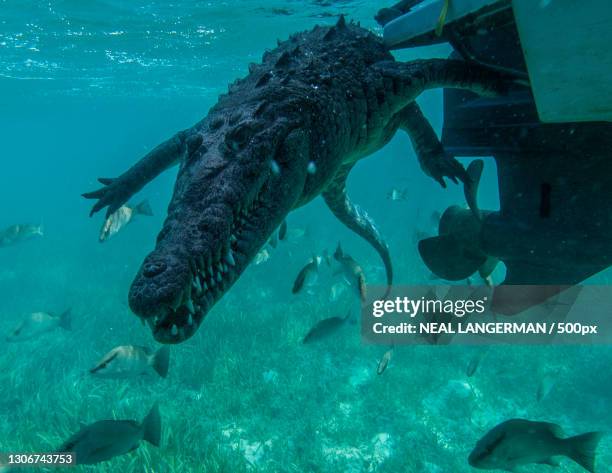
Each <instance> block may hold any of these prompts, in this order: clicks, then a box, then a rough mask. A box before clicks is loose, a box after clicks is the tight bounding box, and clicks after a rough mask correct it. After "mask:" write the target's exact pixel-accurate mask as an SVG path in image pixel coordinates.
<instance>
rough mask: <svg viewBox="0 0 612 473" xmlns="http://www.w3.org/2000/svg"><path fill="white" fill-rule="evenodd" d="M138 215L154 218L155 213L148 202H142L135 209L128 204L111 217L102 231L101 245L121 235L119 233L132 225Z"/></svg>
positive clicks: (105, 222)
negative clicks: (128, 225) (129, 224)
mask: <svg viewBox="0 0 612 473" xmlns="http://www.w3.org/2000/svg"><path fill="white" fill-rule="evenodd" d="M136 215H146V216H148V217H152V216H153V211H152V210H151V206H150V205H149V201H148V200H145V201H143V202H141V203H140V204H138V205H136V206H135V207H132V206H131V205H127V204H126V205H122V206H121V207H119V208H118V209H117V210H116V211H115V212H114V213H112V214H111V215H109V216H108V218H107V219H106V220H105V221H104V224H103V225H102V229H101V230H100V243H102V242H104V241H106V240H108V239H109V238H110V237H112V236H115V235H116V234H117V233H119V231H120V230H121V229H123V228H124V227H125V226H126V225H127V224H128V223H130V222H131V221H132V220H133V219H134V217H135V216H136Z"/></svg>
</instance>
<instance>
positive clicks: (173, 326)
mask: <svg viewBox="0 0 612 473" xmlns="http://www.w3.org/2000/svg"><path fill="white" fill-rule="evenodd" d="M170 333H171V334H172V336H173V337H176V336H177V335H178V327H177V326H176V325H175V324H172V328H171V329H170Z"/></svg>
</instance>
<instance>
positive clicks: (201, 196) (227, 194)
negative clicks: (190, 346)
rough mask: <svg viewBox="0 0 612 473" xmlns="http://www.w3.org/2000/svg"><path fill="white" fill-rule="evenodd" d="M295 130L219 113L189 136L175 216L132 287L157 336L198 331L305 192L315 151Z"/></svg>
mask: <svg viewBox="0 0 612 473" xmlns="http://www.w3.org/2000/svg"><path fill="white" fill-rule="evenodd" d="M294 134H295V132H293V133H292V134H288V131H287V127H286V126H282V125H279V124H278V123H276V124H274V123H273V124H271V125H266V124H262V123H256V122H253V121H246V122H242V123H238V124H236V125H230V124H228V123H226V122H225V118H218V119H217V121H215V120H212V123H209V125H208V127H207V129H206V131H205V132H202V131H200V132H199V133H198V134H196V135H191V137H190V138H188V140H190V142H191V143H190V145H189V148H190V151H188V153H187V156H186V157H185V158H184V159H183V162H182V163H181V166H180V169H179V172H178V176H177V180H176V185H175V189H174V194H173V197H172V201H171V203H170V206H169V208H168V216H167V218H166V221H165V222H164V225H163V228H162V230H161V232H160V233H159V235H158V237H157V243H156V246H155V249H154V250H153V251H152V252H151V253H150V254H149V255H148V256H147V257H146V259H145V260H144V262H143V264H142V266H141V268H140V270H139V272H138V274H137V276H136V278H135V280H134V282H133V283H132V286H131V289H130V294H129V303H130V307H131V309H132V310H133V311H134V312H135V313H136V314H137V315H138V316H139V317H141V318H143V319H145V320H146V322H147V323H148V324H149V326H150V327H151V330H152V332H153V336H154V337H155V339H156V340H157V341H159V342H162V343H180V342H182V341H184V340H186V339H187V338H189V337H191V336H192V335H193V334H194V333H195V332H196V330H197V329H198V327H199V325H200V324H201V322H202V320H203V319H204V316H205V315H206V314H207V313H208V311H209V310H210V309H211V308H212V307H213V306H214V304H215V303H216V302H217V301H218V300H219V299H220V298H221V297H222V296H223V295H224V294H225V292H227V290H228V289H229V288H230V287H231V286H232V284H233V283H234V282H235V281H236V280H237V279H238V278H239V276H240V275H241V273H242V272H243V271H244V270H245V268H246V267H247V266H248V264H249V262H250V261H251V259H252V258H253V257H254V256H255V255H256V254H257V252H258V251H259V249H260V248H261V247H262V246H263V245H264V244H265V242H266V241H267V239H268V238H269V237H270V235H271V234H272V232H273V231H274V230H275V229H276V228H277V227H278V225H279V224H280V223H281V222H282V220H283V219H284V218H285V216H286V215H287V214H288V212H289V211H290V210H291V209H292V207H293V206H294V205H295V204H296V202H297V201H298V199H299V198H300V196H301V195H302V190H303V189H304V184H305V182H306V175H307V166H308V158H307V155H306V153H305V152H304V150H303V149H292V145H291V136H294Z"/></svg>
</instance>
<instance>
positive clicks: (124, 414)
mask: <svg viewBox="0 0 612 473" xmlns="http://www.w3.org/2000/svg"><path fill="white" fill-rule="evenodd" d="M380 6H382V5H378V4H377V2H367V1H338V2H322V1H319V2H316V1H313V2H306V1H303V2H302V1H300V2H298V1H271V0H267V1H265V2H255V1H250V0H249V1H237V0H233V1H224V2H206V1H203V2H198V1H191V2H177V3H176V4H169V3H166V2H151V1H134V2H120V1H92V2H87V3H85V2H80V1H76V0H72V1H56V2H54V1H48V2H34V1H2V2H0V110H1V111H2V113H0V137H1V142H2V167H3V169H2V173H1V174H0V184H1V185H0V202H2V214H1V215H0V226H1V227H2V228H4V227H8V226H9V225H11V224H14V223H25V222H30V223H43V224H44V233H45V235H44V237H43V238H38V239H35V240H32V241H28V242H24V243H22V244H19V245H16V246H12V247H9V248H0V262H1V264H0V314H1V317H0V331H1V332H2V333H8V332H9V331H10V330H11V329H12V328H13V327H14V326H15V325H16V324H18V323H19V321H20V320H21V319H22V318H23V317H24V316H26V315H27V314H30V313H32V312H37V311H47V312H56V313H57V312H61V311H63V310H65V309H66V308H68V307H71V308H72V313H73V330H72V331H69V332H68V331H63V330H56V331H54V332H51V333H48V334H45V335H44V336H41V337H39V338H36V339H34V340H31V341H26V342H23V343H5V342H4V341H2V342H0V347H1V348H0V452H16V451H22V452H32V451H38V452H45V451H51V450H53V449H54V448H56V447H57V446H58V445H60V444H61V443H62V442H63V441H64V440H65V439H66V438H68V437H69V436H70V435H71V434H72V433H74V432H76V431H77V430H78V429H79V425H80V423H81V422H82V423H86V424H87V423H91V422H94V421H96V420H100V419H135V420H140V419H141V418H142V417H143V416H144V415H145V414H146V412H147V411H148V410H149V408H150V407H151V406H152V405H153V404H154V403H155V402H159V405H160V411H161V414H162V424H163V441H162V444H161V446H160V447H159V448H155V447H153V446H151V445H148V444H144V443H143V444H142V445H141V446H140V447H139V448H138V450H136V451H135V452H132V453H129V454H127V455H124V456H121V457H117V458H114V459H113V460H111V461H109V462H105V463H101V464H99V465H95V466H90V467H85V466H83V467H77V468H75V469H74V470H73V471H101V472H110V471H113V472H115V471H134V472H217V471H225V472H240V471H262V472H351V473H352V472H412V471H414V472H429V473H437V472H441V473H446V472H470V471H475V470H473V469H472V468H471V467H470V466H469V465H468V463H467V455H468V454H469V452H470V451H471V449H472V448H473V446H474V444H475V442H476V441H477V440H478V439H479V438H480V437H481V436H482V435H483V434H484V433H485V432H486V431H487V430H488V429H490V428H491V427H493V426H494V425H496V424H497V423H499V422H501V421H503V420H506V419H509V418H512V417H525V418H530V419H534V420H545V421H550V422H556V423H559V424H560V425H562V426H563V427H564V428H565V429H566V431H567V432H568V433H571V434H574V433H581V432H586V431H591V430H604V431H605V430H607V429H608V426H609V425H610V421H611V420H612V418H611V417H612V415H611V414H610V408H609V402H610V399H611V398H612V381H611V380H610V379H609V376H608V374H607V373H609V366H610V362H611V361H612V356H611V354H610V351H609V349H607V348H605V347H599V348H589V347H569V348H561V347H538V348H533V347H501V348H486V347H480V348H462V347H435V348H433V347H398V348H397V349H396V350H395V354H394V357H393V359H392V360H391V363H390V365H389V368H388V369H387V371H386V372H385V373H384V375H383V376H377V375H376V365H377V362H378V359H379V358H380V357H381V356H382V354H383V353H384V351H385V349H384V348H383V347H371V346H363V345H362V344H361V343H360V339H359V333H358V329H357V328H356V327H355V328H354V329H352V328H351V329H349V330H347V331H345V332H344V333H343V335H342V336H340V337H338V338H336V339H334V341H332V342H324V343H321V344H317V345H313V346H304V345H302V344H301V343H300V342H301V339H302V337H303V336H304V334H305V333H306V332H307V331H308V329H309V328H310V327H311V326H312V325H313V324H314V323H315V322H316V321H317V320H320V319H322V318H324V317H330V316H336V315H344V313H343V311H344V310H345V309H344V305H343V303H344V302H345V301H343V300H342V299H341V300H340V301H332V300H330V288H331V287H332V285H333V284H336V283H337V282H338V280H337V279H334V278H333V276H332V275H329V274H327V275H325V276H324V277H321V278H320V281H319V283H318V284H317V285H316V286H314V287H313V288H312V289H311V291H310V293H305V294H300V295H298V296H293V295H292V294H291V285H292V282H293V279H294V277H295V275H296V274H297V272H298V271H299V269H300V268H301V267H302V266H303V264H304V263H305V262H306V261H307V259H308V258H309V257H311V256H312V254H313V253H320V252H321V251H322V250H324V249H328V250H330V251H333V249H334V247H335V245H336V244H337V242H338V241H339V240H340V241H342V244H343V247H344V248H345V249H346V250H347V251H348V252H349V253H351V254H352V255H353V256H354V257H355V258H356V259H357V260H358V261H359V262H360V263H361V264H362V266H363V267H364V269H365V272H366V276H367V278H368V281H369V282H373V283H376V282H379V283H382V282H383V281H384V271H383V269H382V266H381V263H380V261H379V259H378V257H377V255H376V254H375V253H374V252H373V251H372V250H371V248H370V247H369V246H367V245H366V244H365V243H363V242H362V241H361V240H360V239H359V238H358V237H356V236H355V235H353V234H352V233H350V232H349V231H348V230H346V229H345V228H344V227H343V226H342V225H341V224H340V223H339V222H337V221H336V220H335V219H334V218H333V217H332V216H331V214H330V212H329V210H328V209H327V208H326V207H325V206H324V205H323V203H322V201H321V200H320V199H317V200H316V201H314V202H312V203H311V204H309V205H308V206H306V207H305V208H302V209H299V210H297V211H295V212H293V213H292V214H291V215H290V216H289V218H288V226H289V238H288V240H287V241H286V242H280V243H279V245H278V247H277V249H269V253H270V259H269V260H268V261H266V262H264V263H262V264H259V265H252V266H251V267H250V268H249V269H248V270H247V271H246V272H245V274H244V275H243V276H242V277H241V279H240V280H239V282H238V283H237V284H236V285H235V286H234V287H233V288H232V289H231V291H230V292H229V293H228V294H227V295H226V296H225V297H224V298H223V299H222V300H221V301H220V302H219V303H218V304H217V305H216V306H215V308H214V309H213V310H212V312H211V313H210V314H209V315H208V316H207V319H206V321H205V323H204V324H203V325H202V327H201V328H200V330H199V331H198V333H197V334H196V336H194V337H193V338H192V339H190V340H188V341H187V342H185V343H183V344H181V345H179V346H174V347H172V351H171V366H170V373H169V376H168V378H167V379H159V378H157V377H149V378H146V379H136V380H100V379H95V378H92V377H90V376H89V375H88V373H87V370H88V369H89V368H91V367H92V366H93V365H94V364H95V363H96V361H97V360H98V359H99V358H100V357H101V356H102V355H103V354H104V353H106V352H108V351H109V350H110V349H111V348H113V347H114V346H117V345H124V344H136V345H146V346H149V347H156V344H155V342H154V340H153V339H152V337H151V335H150V333H149V330H148V329H146V328H144V327H142V326H141V324H140V322H139V321H138V319H137V318H136V317H134V316H133V315H132V314H130V311H129V309H128V307H127V291H128V289H129V286H130V283H131V281H132V278H133V277H134V275H135V273H136V271H137V270H138V267H139V266H140V263H141V262H142V259H143V257H144V256H145V255H146V254H147V253H148V252H149V251H150V250H151V249H152V247H153V245H154V242H155V236H156V235H157V232H158V231H159V228H160V227H161V224H162V221H163V218H164V216H165V209H166V206H167V202H168V201H169V199H170V196H171V192H172V188H173V180H174V176H175V174H176V171H175V170H171V171H168V172H166V173H165V174H163V175H162V176H160V178H158V179H157V180H155V181H154V182H153V183H151V184H150V185H149V186H147V187H146V188H145V189H144V190H143V191H142V192H141V193H140V194H139V195H138V196H136V197H135V198H134V201H139V200H142V199H144V198H148V199H149V201H150V202H151V206H152V208H153V212H154V214H155V215H154V217H152V218H148V217H142V218H140V219H138V220H137V221H135V222H134V223H133V224H130V226H129V227H127V228H126V229H125V230H124V231H122V232H121V233H120V234H118V235H117V236H116V237H114V238H113V239H111V240H110V241H108V242H106V243H104V244H100V243H99V242H98V233H99V230H100V227H101V225H102V216H100V215H97V216H95V217H94V218H91V219H90V218H88V217H87V215H88V212H89V208H90V202H87V201H85V200H84V199H82V198H81V197H80V194H81V193H82V192H85V191H88V190H92V189H94V188H96V187H97V184H96V182H95V179H96V177H98V176H107V175H108V176H114V175H117V174H119V173H121V172H123V171H124V170H125V169H126V168H127V167H129V166H130V165H131V164H133V163H134V162H135V161H136V160H137V159H138V158H140V157H141V156H142V155H144V154H145V153H146V152H147V151H148V150H150V149H151V148H152V147H153V146H155V145H156V144H158V143H160V142H161V141H163V140H165V139H167V138H168V137H170V136H171V135H173V134H174V133H175V132H176V131H177V130H180V129H184V128H186V127H188V126H191V125H192V124H193V123H195V122H197V121H198V120H200V119H201V118H202V117H203V116H204V115H205V114H206V112H207V110H208V109H209V108H210V107H211V106H212V105H213V104H214V103H215V101H216V98H217V96H218V95H219V94H220V93H223V92H224V91H226V88H227V84H228V83H230V82H232V81H233V80H234V79H235V78H237V77H241V76H244V75H245V74H246V72H247V65H248V64H249V63H250V62H256V61H258V60H259V59H260V58H261V54H262V53H263V52H264V51H265V50H266V49H267V48H273V47H274V46H275V45H276V39H277V38H280V39H285V38H287V37H288V35H289V34H290V33H292V32H295V31H300V30H304V29H309V28H311V27H313V26H314V25H315V24H331V23H333V22H335V17H336V15H338V14H339V13H345V14H347V15H348V16H349V17H350V18H352V19H355V20H359V21H361V23H362V25H364V26H366V27H368V28H371V29H372V30H374V31H376V32H380V29H379V28H378V27H377V25H376V24H375V23H374V21H373V20H372V18H373V16H374V14H375V12H376V11H377V10H378V8H379V7H380ZM449 52H450V49H449V48H447V47H446V46H440V47H436V48H424V49H419V50H415V51H410V52H401V53H398V54H397V57H398V58H399V59H410V58H415V57H445V56H446V55H448V53H449ZM419 102H420V103H421V105H422V107H423V109H424V111H425V113H426V115H427V116H428V118H429V119H430V120H431V122H432V124H433V125H434V127H435V128H436V130H437V131H439V129H440V126H441V121H442V111H441V110H442V109H441V93H440V92H439V91H433V92H428V93H426V94H424V95H423V96H422V97H421V98H420V99H419ZM464 162H466V161H464ZM394 188H397V189H407V197H408V200H407V201H390V200H388V199H387V197H386V196H387V193H388V192H389V191H391V190H392V189H394ZM349 192H350V193H351V195H352V196H353V198H354V200H355V201H356V202H358V203H359V204H360V205H361V206H362V207H364V208H365V209H367V210H368V212H369V213H370V215H371V216H372V217H373V218H374V219H375V220H376V222H377V223H378V225H379V227H380V229H381V230H382V233H383V234H384V235H385V237H386V239H387V241H388V243H389V246H390V248H391V252H392V257H393V260H394V265H395V272H396V281H397V282H401V283H405V284H418V283H428V282H429V280H428V276H429V271H428V270H427V269H426V268H425V266H424V265H423V263H422V262H421V260H420V258H419V257H418V255H417V252H416V245H415V242H414V235H415V233H416V232H417V231H422V232H426V233H433V231H434V227H433V225H432V224H431V221H430V215H431V213H432V212H433V211H436V210H437V211H442V210H444V209H445V208H447V207H448V206H449V205H453V204H462V203H463V195H462V191H461V189H460V188H459V187H458V186H453V185H451V186H450V187H449V188H448V189H446V190H442V189H441V188H440V187H439V186H438V184H436V183H435V182H433V181H432V180H431V179H429V178H427V177H426V176H424V175H423V173H422V171H421V170H420V168H419V166H418V164H417V162H416V157H415V156H414V152H413V151H412V148H411V146H410V142H409V140H408V138H407V137H406V136H405V135H404V134H403V133H401V132H400V133H398V135H397V136H396V137H395V138H394V140H393V141H392V143H390V144H389V145H388V146H386V147H385V148H384V149H383V150H382V151H380V152H378V153H377V154H375V155H373V156H371V157H369V158H368V159H366V160H364V161H362V162H361V163H360V164H359V165H358V166H356V168H355V170H354V171H353V173H352V174H351V177H350V180H349ZM481 206H482V207H483V208H487V209H496V208H497V207H498V199H497V183H496V179H495V169H494V165H493V163H492V162H488V163H487V168H486V172H485V176H484V178H483V188H482V189H481ZM495 276H496V277H497V278H498V282H499V280H501V278H503V275H501V274H496V275H495ZM608 278H609V276H608V275H606V274H603V275H599V276H598V277H597V278H594V280H596V281H597V282H603V283H607V282H608ZM477 351H482V352H483V353H486V354H485V356H484V358H483V361H482V363H481V366H480V368H479V370H478V371H477V374H476V375H475V376H474V377H472V378H467V376H466V374H465V370H466V366H467V365H468V363H469V361H470V360H471V359H472V358H473V357H474V356H475V354H476V352H477ZM548 373H552V374H553V379H554V385H553V388H552V390H551V392H550V394H549V395H548V396H547V397H546V398H545V399H544V400H543V401H541V402H537V401H536V392H537V389H538V386H539V384H540V381H541V379H542V378H543V377H544V376H545V375H546V374H548ZM610 461H612V450H611V448H610V444H609V442H608V441H607V440H604V441H603V442H602V444H601V446H600V448H599V454H598V465H597V466H598V470H597V471H600V472H605V471H612V470H611V469H610V467H609V464H610ZM549 468H550V467H547V466H541V465H539V466H531V467H526V468H525V470H524V471H527V472H539V471H546V470H548V469H549ZM561 468H562V469H561V471H568V472H578V471H584V470H581V469H580V468H579V467H578V466H576V465H575V464H573V463H571V462H569V461H565V462H564V463H563V466H562V467H561ZM551 471H552V470H551Z"/></svg>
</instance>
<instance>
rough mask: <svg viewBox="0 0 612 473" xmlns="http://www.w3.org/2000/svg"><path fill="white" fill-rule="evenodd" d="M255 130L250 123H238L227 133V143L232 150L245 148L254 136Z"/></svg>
mask: <svg viewBox="0 0 612 473" xmlns="http://www.w3.org/2000/svg"><path fill="white" fill-rule="evenodd" d="M253 133H254V130H253V129H252V127H251V126H250V125H249V124H242V125H238V126H237V127H236V128H233V129H232V130H230V131H229V132H228V133H227V135H225V144H226V145H227V147H228V148H229V149H231V150H232V151H240V150H241V149H243V148H244V147H245V146H246V145H247V144H248V142H249V141H250V139H251V138H252V137H253Z"/></svg>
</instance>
